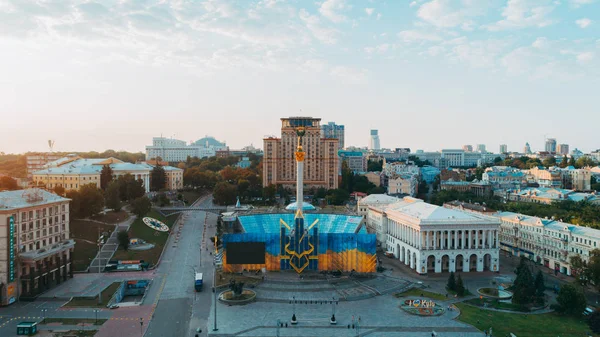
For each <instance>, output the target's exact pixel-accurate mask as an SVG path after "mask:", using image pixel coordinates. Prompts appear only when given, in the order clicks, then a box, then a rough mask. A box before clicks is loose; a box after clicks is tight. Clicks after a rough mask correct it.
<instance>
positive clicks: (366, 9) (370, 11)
mask: <svg viewBox="0 0 600 337" xmlns="http://www.w3.org/2000/svg"><path fill="white" fill-rule="evenodd" d="M365 12H366V13H367V15H368V16H371V15H373V12H375V8H365Z"/></svg>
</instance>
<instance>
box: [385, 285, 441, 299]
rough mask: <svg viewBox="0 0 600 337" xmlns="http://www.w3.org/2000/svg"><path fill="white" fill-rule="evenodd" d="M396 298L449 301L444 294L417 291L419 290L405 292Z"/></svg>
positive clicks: (396, 295) (413, 289) (397, 294)
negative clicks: (425, 298) (424, 298)
mask: <svg viewBox="0 0 600 337" xmlns="http://www.w3.org/2000/svg"><path fill="white" fill-rule="evenodd" d="M394 296H395V297H396V298H400V297H427V298H431V299H432V300H438V301H444V300H447V299H448V298H447V297H446V296H444V295H442V294H438V293H432V292H430V291H425V290H422V289H417V288H411V289H409V290H407V291H405V292H401V293H396V294H394Z"/></svg>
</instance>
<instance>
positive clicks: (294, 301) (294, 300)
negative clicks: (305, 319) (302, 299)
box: [290, 296, 298, 324]
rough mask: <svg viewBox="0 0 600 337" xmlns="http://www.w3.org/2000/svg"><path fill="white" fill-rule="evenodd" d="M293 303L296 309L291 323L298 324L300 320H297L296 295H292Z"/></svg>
mask: <svg viewBox="0 0 600 337" xmlns="http://www.w3.org/2000/svg"><path fill="white" fill-rule="evenodd" d="M292 305H293V310H294V311H293V313H292V320H291V321H290V323H292V324H298V321H297V320H296V296H292Z"/></svg>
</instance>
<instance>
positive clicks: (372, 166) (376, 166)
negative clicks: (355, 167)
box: [367, 160, 383, 172]
mask: <svg viewBox="0 0 600 337" xmlns="http://www.w3.org/2000/svg"><path fill="white" fill-rule="evenodd" d="M382 166H383V162H382V161H381V160H369V161H368V162H367V171H369V172H381V170H382V169H383V168H382Z"/></svg>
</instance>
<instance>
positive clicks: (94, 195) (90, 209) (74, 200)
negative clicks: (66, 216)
mask: <svg viewBox="0 0 600 337" xmlns="http://www.w3.org/2000/svg"><path fill="white" fill-rule="evenodd" d="M67 198H69V199H71V205H70V209H71V212H72V214H73V216H74V217H78V218H86V217H89V216H92V215H95V214H98V213H99V212H100V211H102V209H103V208H104V196H103V195H102V191H100V190H99V189H98V188H97V187H96V185H95V184H87V185H83V186H81V188H80V189H79V191H69V192H67Z"/></svg>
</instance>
